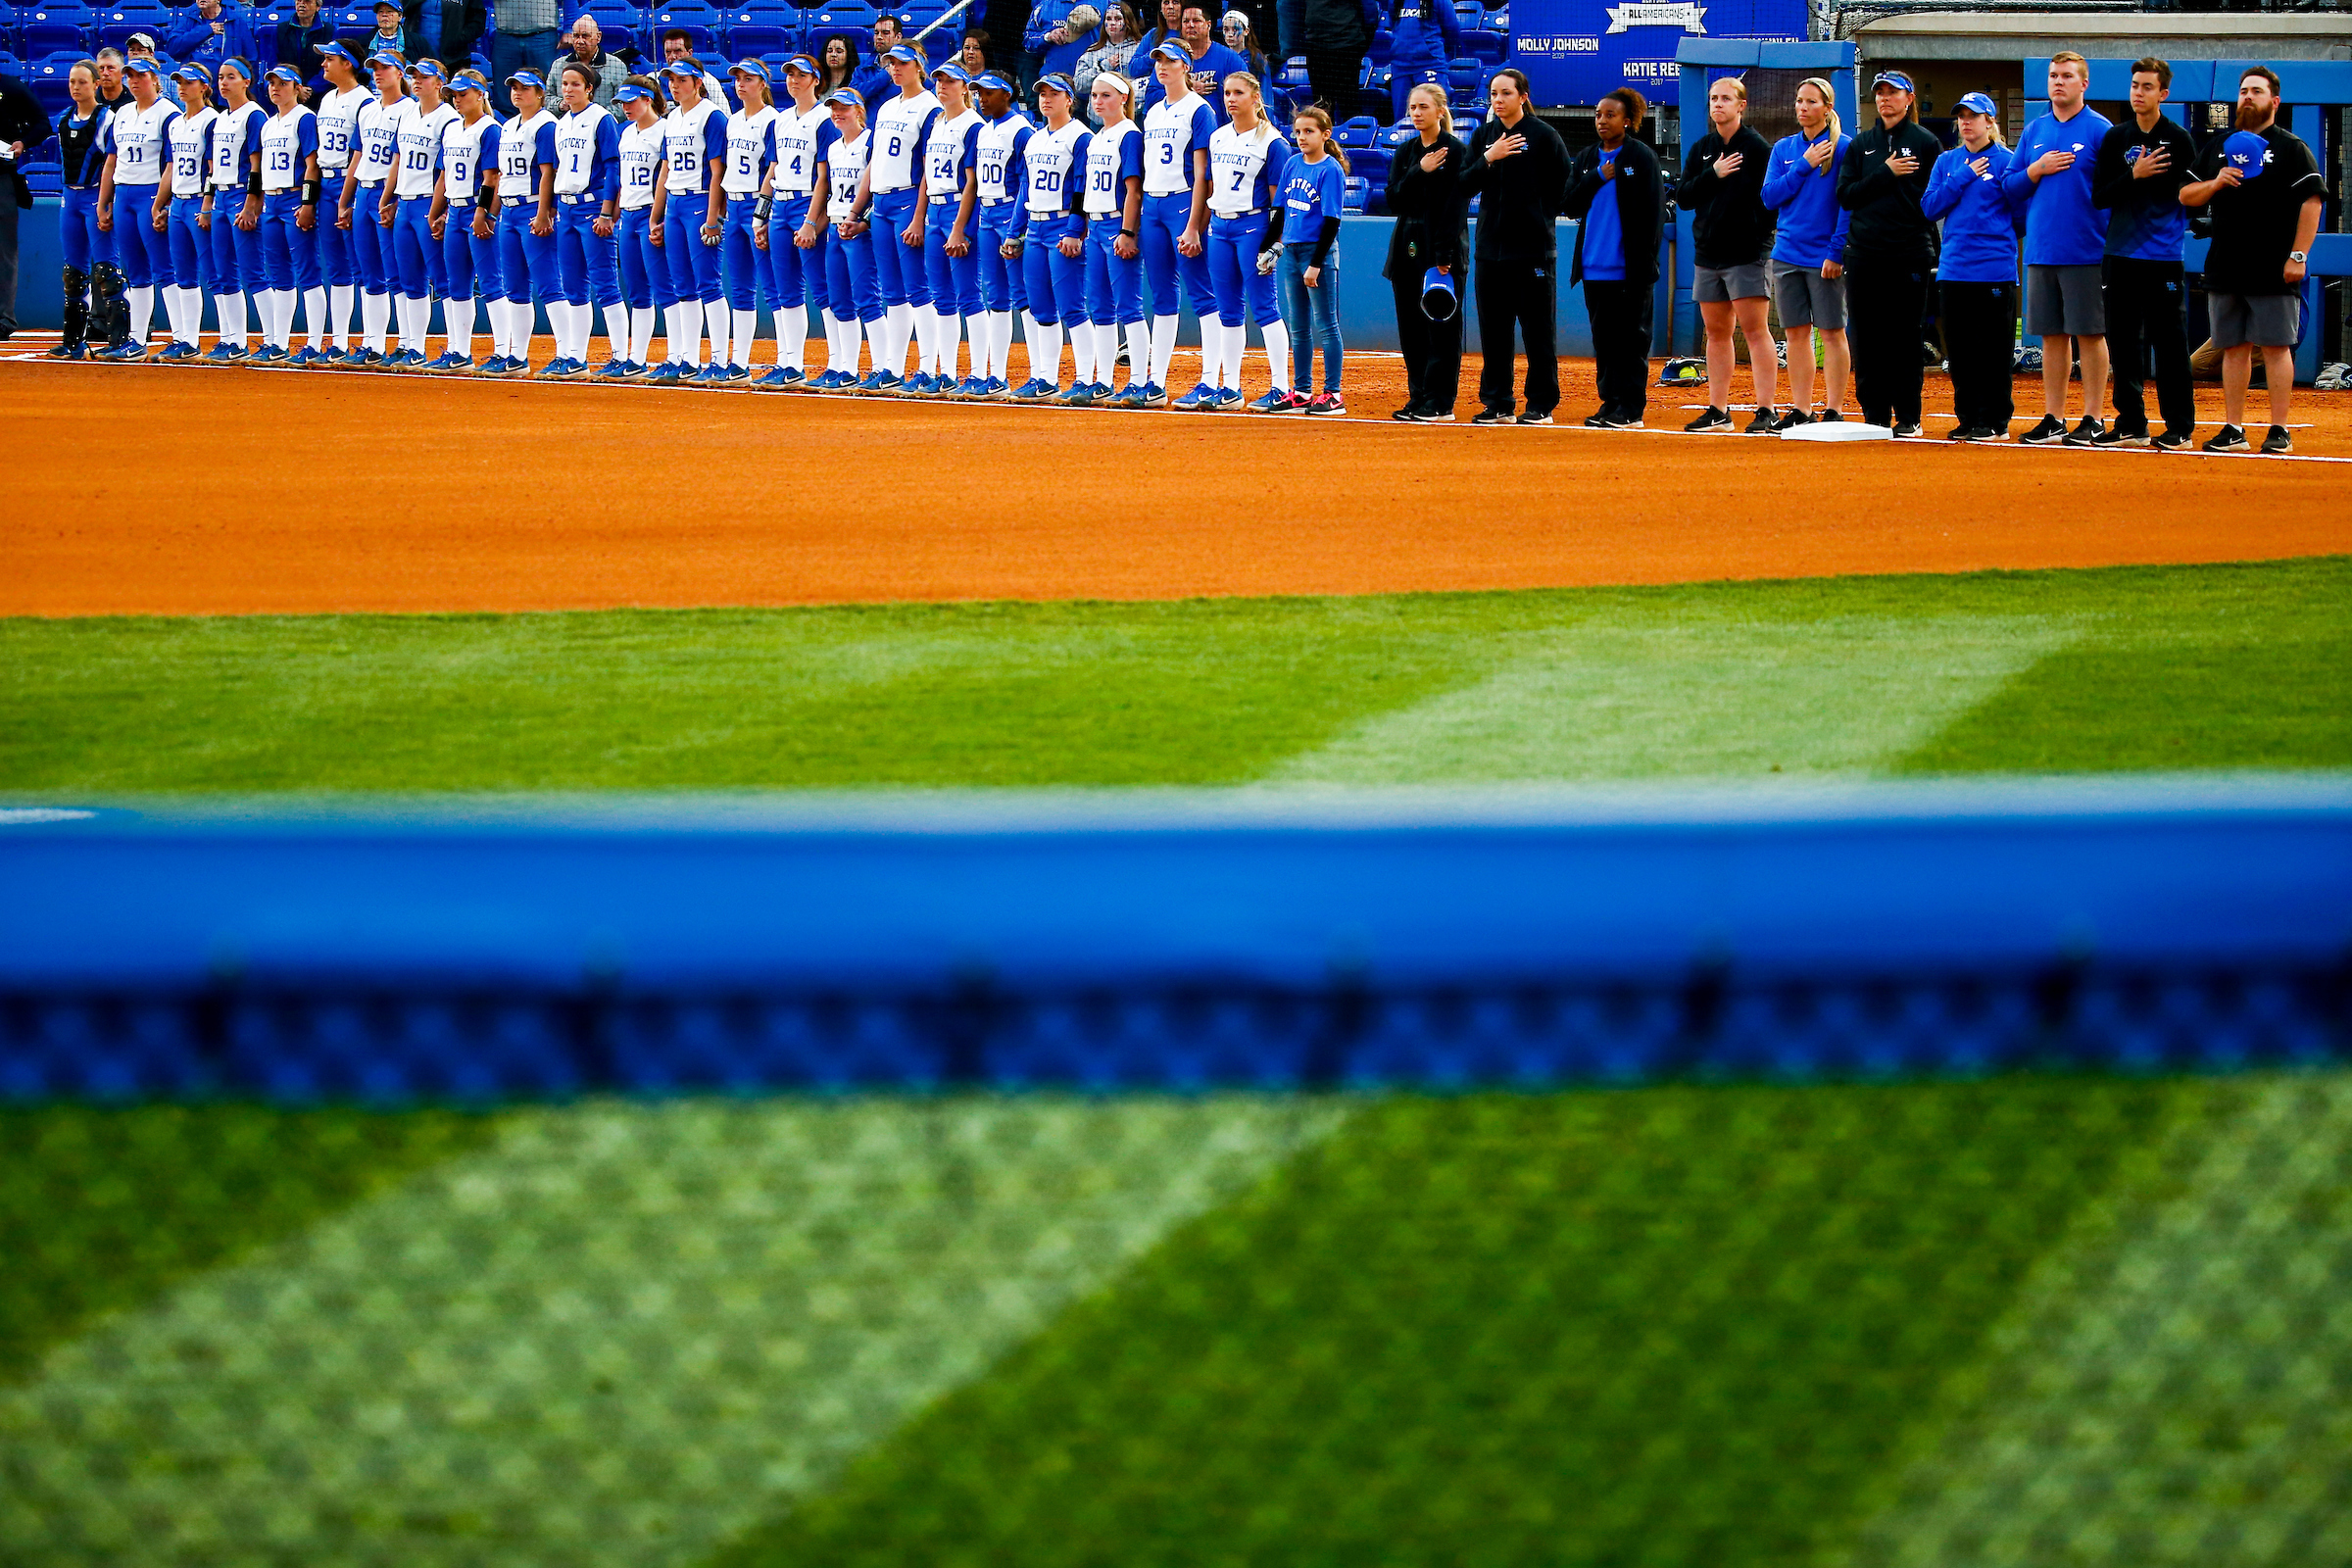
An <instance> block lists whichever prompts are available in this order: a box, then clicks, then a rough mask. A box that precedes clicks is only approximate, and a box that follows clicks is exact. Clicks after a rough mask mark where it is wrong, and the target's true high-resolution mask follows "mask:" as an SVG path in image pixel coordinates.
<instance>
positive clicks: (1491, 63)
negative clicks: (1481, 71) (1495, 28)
mask: <svg viewBox="0 0 2352 1568" xmlns="http://www.w3.org/2000/svg"><path fill="white" fill-rule="evenodd" d="M1510 47H1511V40H1510V39H1508V38H1506V37H1504V36H1503V35H1502V34H1501V33H1499V32H1487V31H1484V30H1483V29H1482V30H1480V31H1476V32H1471V31H1464V32H1463V34H1462V50H1463V52H1464V53H1465V54H1467V55H1469V56H1470V57H1471V58H1472V59H1474V60H1476V61H1477V62H1478V63H1479V64H1480V65H1482V66H1484V67H1486V68H1487V69H1488V70H1489V71H1490V72H1492V71H1493V69H1494V68H1495V67H1496V66H1499V65H1501V64H1502V57H1503V56H1504V54H1506V53H1507V52H1508V51H1509V49H1510Z"/></svg>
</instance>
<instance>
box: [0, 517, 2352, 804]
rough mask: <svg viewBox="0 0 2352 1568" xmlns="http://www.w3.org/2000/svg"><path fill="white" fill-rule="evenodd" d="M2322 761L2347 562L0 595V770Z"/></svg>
mask: <svg viewBox="0 0 2352 1568" xmlns="http://www.w3.org/2000/svg"><path fill="white" fill-rule="evenodd" d="M2347 763H2352V562H2347V561H2342V560H2325V561H2307V562H2295V563H2285V564H2268V565H2232V566H2210V567H2174V568H2130V569H2115V570H2101V571H2063V572H2029V573H1986V574H1980V575H1971V576H1959V577H1886V578H1851V579H1832V580H1821V581H1800V582H1786V583H1736V584H1700V585H1692V586H1686V587H1673V588H1654V589H1593V590H1560V591H1543V592H1526V593H1495V594H1452V595H1411V596H1401V597H1389V598H1359V599H1312V600H1305V599H1292V600H1222V601H1192V602H1184V603H1174V604H1140V605H1129V604H1117V605H1111V604H1051V605H1029V604H990V605H953V606H914V605H904V606H890V607H876V608H851V609H819V610H780V611H759V612H755V611H706V612H653V611H642V612H613V613H576V614H532V615H457V616H317V617H297V618H282V617H256V618H250V619H93V620H32V619H10V620H0V789H7V790H9V791H11V792H13V793H16V794H19V795H23V796H41V797H50V798H56V797H65V796H82V797H104V796H127V795H140V794H148V793H168V792H184V791H280V790H533V789H633V790H647V789H651V790H662V789H723V788H772V787H808V786H855V785H866V784H896V785H1054V784H1067V785H1123V784H1233V783H1243V782H1250V781H1258V780H1295V781H1315V780H1320V781H1330V782H1347V783H1382V782H1406V781H1410V782H1447V781H1484V780H1497V779H1605V778H1660V777H1677V776H1681V777H1729V778H1757V777H1765V778H1768V777H1771V776H1773V775H1774V774H1776V773H1778V774H1781V775H1799V776H1844V777H1852V776H1862V775H1873V774H1887V773H1902V772H1948V773H1969V772H1983V771H2003V770H2007V771H2015V770H2053V771H2100V770H2107V769H2115V768H2151V767H2153V768H2179V767H2192V768H2193V767H2273V766H2286V767H2313V766H2342V765H2346V764H2347Z"/></svg>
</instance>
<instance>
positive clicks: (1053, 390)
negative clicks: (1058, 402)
mask: <svg viewBox="0 0 2352 1568" xmlns="http://www.w3.org/2000/svg"><path fill="white" fill-rule="evenodd" d="M1059 396H1061V388H1060V386H1058V385H1057V384H1055V383H1054V382H1052V381H1049V380H1047V379H1046V378H1045V377H1044V376H1041V375H1033V376H1031V377H1030V378H1029V379H1028V380H1026V381H1023V382H1022V383H1021V384H1020V385H1019V386H1017V387H1015V388H1013V391H1012V400H1013V401H1014V402H1015V403H1043V402H1044V401H1045V400H1046V399H1048V398H1057V397H1059Z"/></svg>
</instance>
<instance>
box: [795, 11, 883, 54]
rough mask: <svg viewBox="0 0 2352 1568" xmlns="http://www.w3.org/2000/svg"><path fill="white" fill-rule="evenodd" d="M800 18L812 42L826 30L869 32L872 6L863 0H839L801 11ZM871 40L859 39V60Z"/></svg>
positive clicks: (867, 50) (871, 21)
mask: <svg viewBox="0 0 2352 1568" xmlns="http://www.w3.org/2000/svg"><path fill="white" fill-rule="evenodd" d="M801 20H802V21H803V22H805V23H806V24H807V25H808V28H809V34H808V36H809V41H810V42H813V41H815V40H816V39H817V38H820V37H822V36H823V35H824V34H826V33H828V32H871V31H872V30H873V25H874V8H873V7H872V6H869V5H867V4H866V3H865V0H839V3H838V4H834V5H828V6H820V7H818V8H816V9H815V10H812V11H804V12H802V13H801ZM871 42H872V40H871V39H862V40H860V41H859V43H858V58H859V59H860V60H862V59H864V58H865V56H866V54H867V53H868V52H869V51H870V45H871Z"/></svg>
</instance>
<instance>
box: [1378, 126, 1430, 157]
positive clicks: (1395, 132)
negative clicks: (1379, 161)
mask: <svg viewBox="0 0 2352 1568" xmlns="http://www.w3.org/2000/svg"><path fill="white" fill-rule="evenodd" d="M1420 134H1421V133H1420V132H1419V131H1417V130H1415V129H1414V128H1413V124H1412V122H1411V121H1409V120H1400V121H1398V122H1397V123H1396V124H1394V125H1391V126H1390V127H1389V128H1388V129H1386V130H1384V131H1382V132H1381V133H1380V135H1379V136H1378V137H1377V138H1376V139H1375V140H1374V142H1373V145H1374V146H1375V147H1377V148H1379V149H1380V150H1381V151H1383V152H1395V151H1396V150H1397V148H1399V147H1401V146H1403V145H1404V144H1405V143H1406V142H1408V141H1411V140H1412V139H1413V138H1414V137H1415V136H1418V135H1420Z"/></svg>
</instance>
